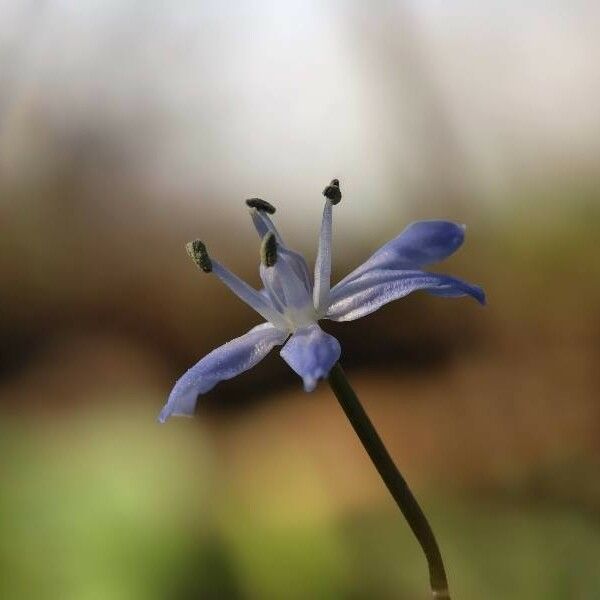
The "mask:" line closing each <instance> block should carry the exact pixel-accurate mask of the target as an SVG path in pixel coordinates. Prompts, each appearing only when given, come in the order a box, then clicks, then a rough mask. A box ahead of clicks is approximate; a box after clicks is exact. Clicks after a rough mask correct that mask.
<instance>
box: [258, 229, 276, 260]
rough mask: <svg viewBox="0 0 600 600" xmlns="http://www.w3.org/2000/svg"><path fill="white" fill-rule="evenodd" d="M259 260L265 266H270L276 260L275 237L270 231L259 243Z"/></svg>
mask: <svg viewBox="0 0 600 600" xmlns="http://www.w3.org/2000/svg"><path fill="white" fill-rule="evenodd" d="M260 262H261V263H262V264H263V265H265V267H272V266H273V265H274V264H275V263H276V262H277V239H276V238H275V235H274V234H273V233H271V232H269V233H267V234H266V235H265V237H264V238H263V240H262V243H261V245H260Z"/></svg>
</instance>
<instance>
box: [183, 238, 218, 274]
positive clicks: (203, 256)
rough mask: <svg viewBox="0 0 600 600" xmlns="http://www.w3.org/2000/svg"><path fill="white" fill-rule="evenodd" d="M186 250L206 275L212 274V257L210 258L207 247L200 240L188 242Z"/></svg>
mask: <svg viewBox="0 0 600 600" xmlns="http://www.w3.org/2000/svg"><path fill="white" fill-rule="evenodd" d="M185 249H186V250H187V253H188V254H189V255H190V256H191V257H192V260H193V261H194V262H195V263H196V264H197V265H198V267H199V268H200V269H202V270H203V271H204V272H205V273H210V272H211V271H212V262H211V261H210V256H208V252H207V251H206V246H205V245H204V244H203V243H202V242H201V241H200V240H194V241H193V242H188V243H187V244H186V245H185Z"/></svg>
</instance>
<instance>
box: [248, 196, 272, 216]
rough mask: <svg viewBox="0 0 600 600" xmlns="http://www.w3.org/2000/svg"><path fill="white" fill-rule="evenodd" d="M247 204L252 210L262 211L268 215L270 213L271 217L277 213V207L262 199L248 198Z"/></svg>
mask: <svg viewBox="0 0 600 600" xmlns="http://www.w3.org/2000/svg"><path fill="white" fill-rule="evenodd" d="M246 204H247V205H248V206H249V207H250V208H255V209H256V210H262V211H264V212H266V213H269V214H270V215H272V214H273V213H274V212H275V207H274V206H273V205H272V204H270V203H269V202H267V201H266V200H263V199H262V198H248V200H246Z"/></svg>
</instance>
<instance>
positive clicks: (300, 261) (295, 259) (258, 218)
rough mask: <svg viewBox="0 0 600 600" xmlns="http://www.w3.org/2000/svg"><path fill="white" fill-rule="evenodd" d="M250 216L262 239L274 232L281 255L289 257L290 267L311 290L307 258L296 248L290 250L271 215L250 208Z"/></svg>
mask: <svg viewBox="0 0 600 600" xmlns="http://www.w3.org/2000/svg"><path fill="white" fill-rule="evenodd" d="M250 216H251V217H252V222H253V223H254V227H255V228H256V231H257V233H258V236H259V237H260V239H261V240H262V239H263V238H264V237H265V235H266V234H267V233H269V232H270V233H273V235H274V236H275V239H276V240H277V245H278V252H279V254H280V255H281V256H285V257H286V258H287V259H288V263H289V265H290V267H291V268H292V269H293V270H294V273H296V275H297V277H298V278H299V279H300V280H301V281H302V283H303V285H304V287H305V288H306V290H307V291H308V292H310V290H311V283H310V274H309V271H308V265H307V264H306V260H305V259H304V257H303V256H302V254H299V253H298V252H295V251H294V250H290V249H289V248H288V247H287V246H286V245H285V244H284V243H283V238H282V237H281V234H280V233H279V232H278V231H277V228H276V227H275V225H274V224H273V221H272V220H271V217H269V215H268V214H266V213H265V212H263V211H259V210H256V209H251V210H250Z"/></svg>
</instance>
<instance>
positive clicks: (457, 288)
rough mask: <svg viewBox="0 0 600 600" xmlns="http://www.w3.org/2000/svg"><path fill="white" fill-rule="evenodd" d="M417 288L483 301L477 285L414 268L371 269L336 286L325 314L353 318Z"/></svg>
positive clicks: (333, 316)
mask: <svg viewBox="0 0 600 600" xmlns="http://www.w3.org/2000/svg"><path fill="white" fill-rule="evenodd" d="M417 290H425V291H427V292H429V293H430V294H434V295H436V296H447V297H458V296H472V297H473V298H475V299H476V300H477V301H478V302H480V303H481V304H485V294H484V292H483V290H482V289H481V288H480V287H479V286H476V285H471V284H469V283H466V282H464V281H461V280H460V279H455V278H454V277H449V276H447V275H439V274H437V273H426V272H425V271H417V270H411V271H405V270H399V271H393V270H387V269H375V270H373V271H369V272H367V273H364V274H363V275H361V276H359V277H358V278H356V279H354V280H352V281H349V282H348V283H345V284H344V285H341V286H336V289H335V290H333V291H332V297H331V304H330V306H329V309H328V311H327V315H326V317H327V318H328V319H332V320H334V321H353V320H354V319H358V318H360V317H364V316H365V315H368V314H370V313H372V312H374V311H376V310H377V309H378V308H380V307H382V306H383V305H384V304H387V303H388V302H392V301H393V300H397V299H398V298H403V297H404V296H407V295H408V294H410V293H411V292H414V291H417Z"/></svg>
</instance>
